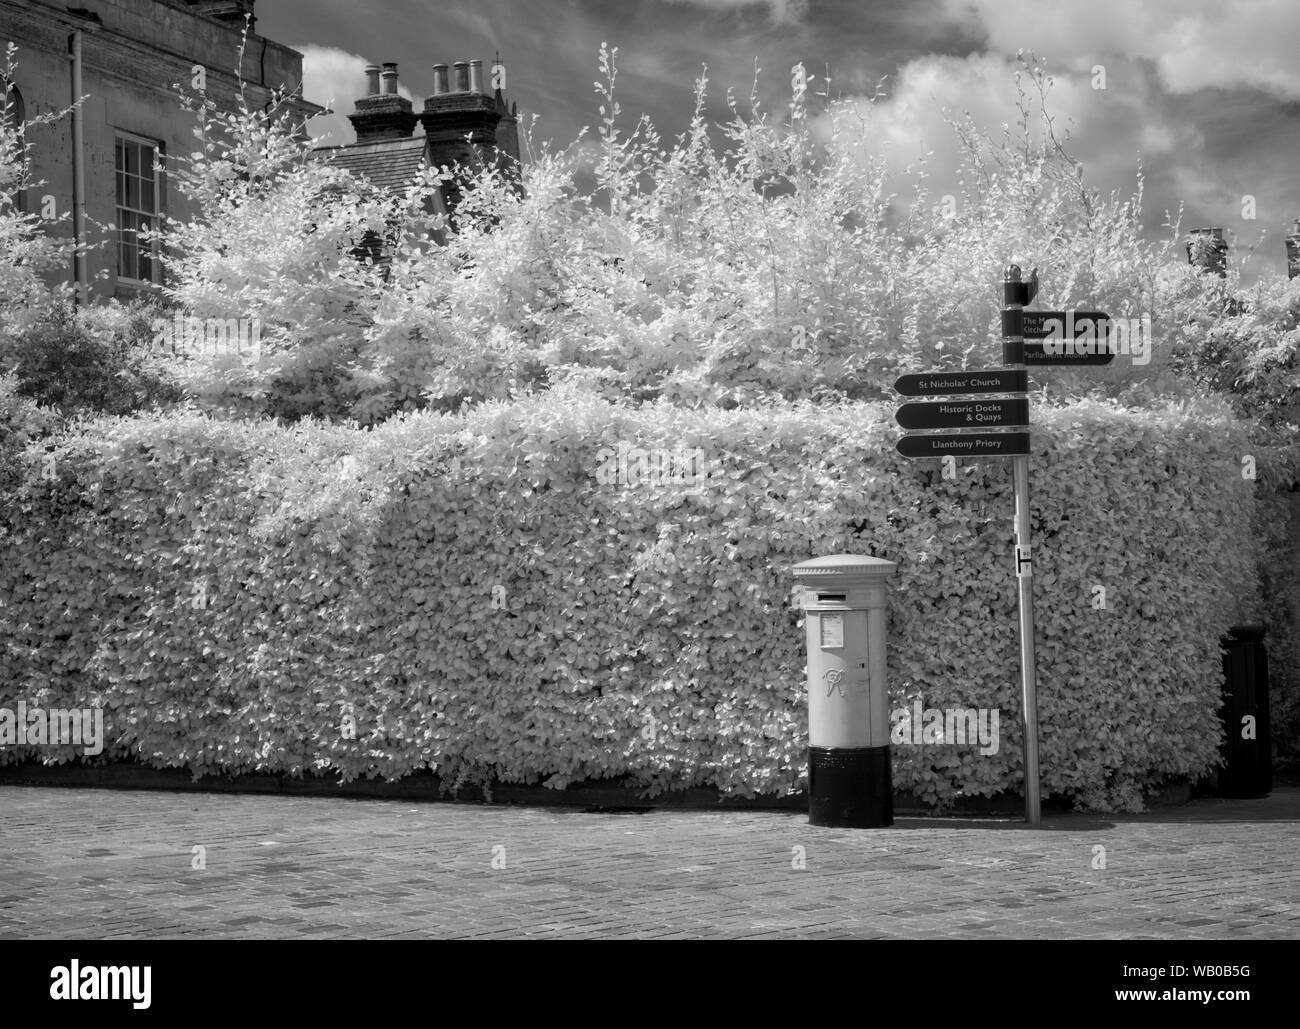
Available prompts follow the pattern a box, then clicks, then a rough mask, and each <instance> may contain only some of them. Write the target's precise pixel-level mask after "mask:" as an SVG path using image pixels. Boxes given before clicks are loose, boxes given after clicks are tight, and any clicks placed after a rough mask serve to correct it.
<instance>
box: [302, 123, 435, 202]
mask: <svg viewBox="0 0 1300 1029" xmlns="http://www.w3.org/2000/svg"><path fill="white" fill-rule="evenodd" d="M424 144H425V140H424V137H423V136H412V137H410V138H409V139H383V140H379V141H378V142H374V143H352V144H350V145H348V146H332V147H319V148H317V149H316V150H315V153H316V154H317V155H318V160H322V161H328V162H329V163H330V164H333V165H335V166H337V167H340V168H344V169H346V170H347V171H349V172H351V173H352V174H353V175H356V176H357V177H359V178H364V179H367V180H369V181H370V182H371V183H373V184H374V185H376V186H378V187H380V188H381V189H386V190H405V189H406V188H407V187H408V186H410V185H411V184H412V183H413V182H414V181H415V180H416V178H417V177H418V176H419V174H420V169H421V168H422V167H424Z"/></svg>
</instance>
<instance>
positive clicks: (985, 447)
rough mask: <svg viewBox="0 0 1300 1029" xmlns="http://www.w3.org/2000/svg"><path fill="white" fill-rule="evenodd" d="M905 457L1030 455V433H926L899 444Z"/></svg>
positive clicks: (904, 438)
mask: <svg viewBox="0 0 1300 1029" xmlns="http://www.w3.org/2000/svg"><path fill="white" fill-rule="evenodd" d="M897 447H898V452H899V453H900V454H902V455H903V456H904V457H946V456H948V455H949V454H954V455H956V456H958V457H1015V456H1016V455H1017V454H1020V455H1023V454H1028V453H1029V433H1028V432H962V433H956V432H955V433H952V434H951V435H949V434H944V433H937V432H932V433H925V434H924V435H920V436H904V437H903V438H902V439H900V440H899V441H898V443H897Z"/></svg>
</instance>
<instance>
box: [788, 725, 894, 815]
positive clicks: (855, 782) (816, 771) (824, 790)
mask: <svg viewBox="0 0 1300 1029" xmlns="http://www.w3.org/2000/svg"><path fill="white" fill-rule="evenodd" d="M808 824H809V825H827V826H833V827H837V828H845V829H874V828H877V827H878V826H884V825H893V824H894V781H893V774H892V772H891V770H890V765H889V747H887V746H885V747H843V748H833V747H809V748H808Z"/></svg>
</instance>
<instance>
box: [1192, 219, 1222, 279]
mask: <svg viewBox="0 0 1300 1029" xmlns="http://www.w3.org/2000/svg"><path fill="white" fill-rule="evenodd" d="M1187 263H1188V264H1190V265H1193V266H1195V267H1197V268H1200V269H1201V270H1202V271H1206V272H1214V273H1216V274H1217V275H1218V276H1219V277H1220V278H1226V277H1227V274H1228V244H1227V242H1226V241H1225V240H1224V238H1223V229H1221V228H1218V227H1214V228H1201V229H1192V231H1191V232H1190V233H1189V234H1188V236H1187Z"/></svg>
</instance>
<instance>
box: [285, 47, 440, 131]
mask: <svg viewBox="0 0 1300 1029" xmlns="http://www.w3.org/2000/svg"><path fill="white" fill-rule="evenodd" d="M293 49H295V50H297V51H299V52H300V53H301V54H302V81H303V89H302V91H303V96H305V97H306V98H307V99H308V100H310V101H312V102H313V103H317V104H321V105H322V106H324V107H327V108H329V109H330V110H331V111H333V112H334V113H333V114H322V115H319V116H317V117H315V118H313V119H311V121H309V122H308V123H307V130H308V131H309V132H310V133H311V134H312V137H313V138H314V139H316V141H317V142H318V143H320V144H321V145H322V146H339V145H342V144H344V143H351V142H353V141H354V140H355V139H356V133H354V132H353V131H352V123H351V122H349V121H348V117H347V116H348V115H349V114H351V113H352V111H353V105H354V103H355V102H356V100H357V98H358V97H362V96H365V94H366V65H368V64H371V63H372V61H371V60H370V59H369V58H366V57H362V56H360V55H359V54H354V53H349V52H348V51H347V50H340V49H339V48H337V47H330V46H316V45H315V44H312V43H306V44H295V45H294V47H293ZM373 63H375V64H379V63H381V62H379V61H374V62H373ZM397 71H398V81H397V92H398V95H399V96H404V97H406V99H408V100H410V101H412V102H414V101H415V100H416V97H414V96H412V95H411V91H410V90H409V89H407V88H406V86H405V85H404V84H403V83H402V81H401V71H402V69H401V68H400V67H399V68H398V69H397ZM417 111H418V105H417Z"/></svg>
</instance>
